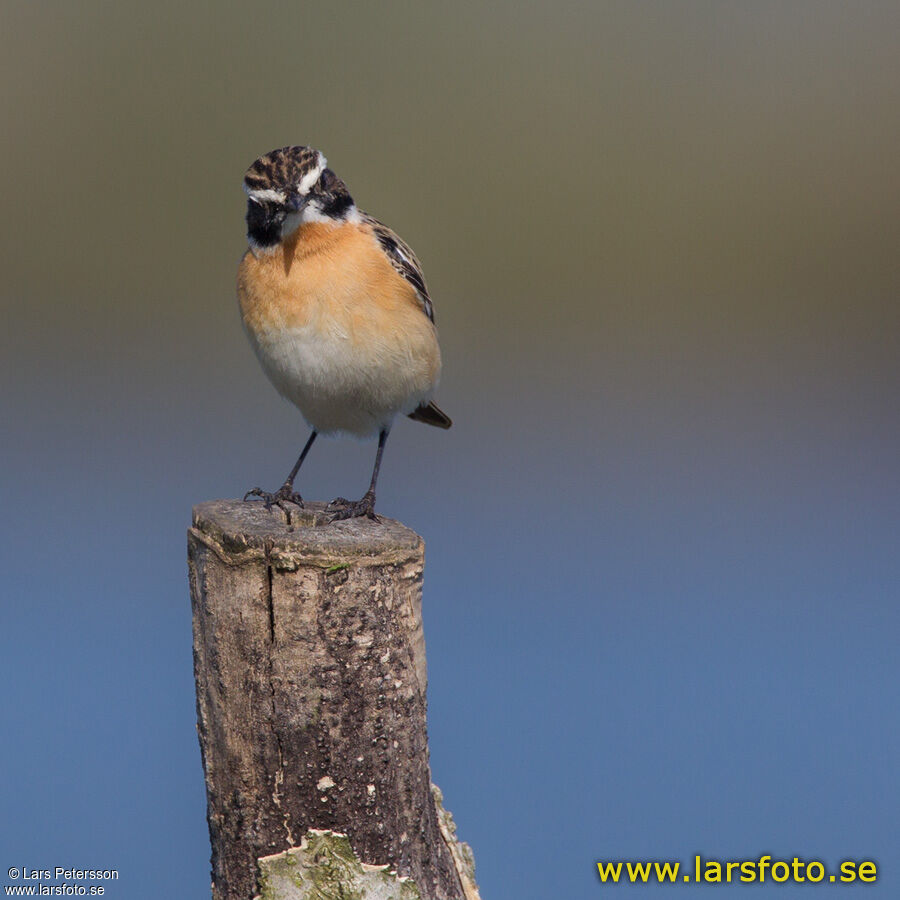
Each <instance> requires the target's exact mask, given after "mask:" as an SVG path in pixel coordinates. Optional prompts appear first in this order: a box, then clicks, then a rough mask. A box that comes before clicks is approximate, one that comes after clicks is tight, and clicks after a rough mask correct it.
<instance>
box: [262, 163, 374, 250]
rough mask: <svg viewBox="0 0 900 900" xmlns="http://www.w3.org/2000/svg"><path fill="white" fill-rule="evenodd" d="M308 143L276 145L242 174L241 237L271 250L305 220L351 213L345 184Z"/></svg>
mask: <svg viewBox="0 0 900 900" xmlns="http://www.w3.org/2000/svg"><path fill="white" fill-rule="evenodd" d="M326 165H327V161H326V159H325V157H324V156H323V155H322V154H321V153H320V152H319V151H318V150H314V149H313V148H312V147H282V148H281V149H280V150H273V151H272V152H271V153H267V154H266V155H265V156H261V157H260V158H259V159H258V160H256V162H255V163H253V165H252V166H250V168H249V169H247V174H246V175H244V190H245V191H246V192H247V240H248V241H249V242H250V246H251V247H252V248H253V249H254V250H261V251H263V252H265V251H271V250H273V249H274V248H275V247H277V246H278V244H280V243H281V241H283V240H284V239H285V238H286V237H288V236H289V235H290V234H292V233H293V232H294V231H295V230H296V229H297V228H298V227H299V226H300V225H302V224H303V223H305V222H326V223H331V224H337V223H340V222H344V221H347V220H348V218H350V217H352V216H353V215H355V213H356V207H355V206H354V204H353V198H352V197H351V196H350V193H349V192H348V191H347V187H346V185H345V184H344V182H343V181H341V180H340V178H338V177H337V175H335V174H334V172H332V171H331V169H328V168H326Z"/></svg>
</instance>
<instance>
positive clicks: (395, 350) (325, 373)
mask: <svg viewBox="0 0 900 900" xmlns="http://www.w3.org/2000/svg"><path fill="white" fill-rule="evenodd" d="M243 186H244V190H245V192H246V194H247V242H248V248H247V251H246V252H245V253H244V255H243V258H242V259H241V262H240V264H239V266H238V275H237V295H238V302H239V306H240V312H241V320H242V322H243V325H244V329H245V331H246V333H247V336H248V337H249V339H250V344H251V345H252V347H253V350H254V351H255V353H256V356H257V359H258V360H259V362H260V364H261V366H262V368H263V371H264V372H265V374H266V375H267V376H268V378H269V380H270V381H271V382H272V384H273V385H274V387H275V388H276V389H277V390H278V392H279V393H280V394H281V395H282V396H283V397H285V398H286V399H287V400H289V401H290V402H291V403H293V404H294V405H295V406H296V407H297V408H298V409H299V410H300V413H301V415H302V416H303V418H304V419H305V421H306V423H307V425H308V426H309V427H310V428H311V429H312V430H311V433H310V435H309V438H308V440H307V441H306V444H305V445H304V446H303V449H302V450H301V452H300V455H299V457H298V458H297V461H296V463H295V464H294V466H293V468H292V469H291V471H290V473H289V474H288V476H287V478H285V481H284V484H282V486H281V487H280V488H279V489H278V490H277V491H272V492H270V491H264V490H262V489H261V488H259V487H256V488H253V489H252V490H250V491H248V492H247V493H246V494H245V495H244V500H245V501H247V500H251V499H262V500H263V501H264V502H265V505H266V508H267V509H271V507H273V506H277V507H280V508H281V509H282V510H284V511H285V513H287V514H288V515H289V511H288V508H287V506H286V504H288V503H293V504H295V505H297V506H299V507H302V506H303V497H302V496H301V495H300V493H299V492H297V491H295V490H294V481H295V479H296V477H297V473H298V472H299V471H300V467H301V466H302V465H303V461H304V460H305V459H306V456H307V454H308V453H309V451H310V448H311V447H312V445H313V442H314V441H315V440H316V437H317V436H318V435H320V434H323V435H334V434H350V435H355V436H357V437H359V438H371V437H374V436H375V435H377V436H378V449H377V451H376V454H375V465H374V468H373V470H372V478H371V481H370V483H369V489H368V490H367V491H366V493H365V494H364V495H363V497H362V498H361V499H360V500H356V501H349V500H346V499H345V498H343V497H337V498H335V499H334V500H332V501H331V503H329V504H328V506H327V511H328V513H329V515H328V519H327V520H328V521H329V522H333V521H338V520H342V519H350V518H356V517H367V518H369V519H375V520H376V521H379V520H378V517H377V516H376V515H375V488H376V483H377V481H378V471H379V469H380V467H381V459H382V455H383V453H384V447H385V443H386V441H387V438H388V434H389V432H390V430H391V426H392V424H393V422H394V420H395V419H396V417H397V416H399V415H407V416H409V418H411V419H414V420H415V421H418V422H424V423H426V424H428V425H434V426H436V427H438V428H449V427H450V426H451V425H452V421H451V420H450V418H449V416H447V415H446V413H444V412H442V411H441V410H440V409H439V408H438V407H437V406H436V405H435V403H434V402H433V400H432V397H433V395H434V392H435V389H436V387H437V384H438V379H439V376H440V372H441V351H440V347H439V345H438V336H437V330H436V328H435V323H434V308H433V305H432V302H431V298H430V297H429V295H428V289H427V287H426V285H425V278H424V275H423V274H422V267H421V265H420V263H419V261H418V259H417V258H416V255H415V253H413V251H412V250H411V249H410V247H409V245H408V244H406V243H405V242H404V241H403V240H402V239H401V238H400V237H399V236H398V235H397V234H396V233H395V232H394V231H392V230H391V229H390V228H388V227H387V226H386V225H384V224H383V223H382V222H380V221H378V220H377V219H375V218H374V217H372V216H370V215H368V214H367V213H365V212H362V211H361V210H360V209H359V208H358V207H357V205H356V203H355V202H354V200H353V198H352V196H351V195H350V192H349V190H348V189H347V186H346V185H345V184H344V182H343V181H342V180H341V179H340V178H338V176H337V175H336V174H335V173H334V172H333V171H332V170H331V169H330V168H328V162H327V160H326V158H325V157H324V156H323V155H322V153H321V152H320V151H318V150H316V149H314V148H312V147H307V146H299V145H298V146H291V147H282V148H280V149H278V150H272V151H271V152H269V153H266V154H265V155H264V156H260V157H259V159H257V160H256V161H255V162H254V163H253V164H252V165H251V166H250V167H249V169H247V172H246V174H245V175H244V180H243Z"/></svg>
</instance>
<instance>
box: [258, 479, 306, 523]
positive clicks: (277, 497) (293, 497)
mask: <svg viewBox="0 0 900 900" xmlns="http://www.w3.org/2000/svg"><path fill="white" fill-rule="evenodd" d="M251 497H259V498H260V499H261V500H262V501H263V503H265V505H266V509H271V508H272V507H273V506H277V507H278V508H279V509H280V510H282V511H283V512H284V513H285V514H286V515H288V516H289V515H290V511H289V510H288V509H287V507H286V506H285V505H284V504H285V503H293V504H295V505H296V506H299V507H300V509H303V498H302V497H301V496H300V495H299V494H298V493H297V492H296V491H295V490H294V488H293V485H291V484H288V482H285V483H284V484H283V485H282V486H281V487H280V488H278V490H277V491H275V493H274V494H272V493H270V492H269V491H264V490H263V489H262V488H253V490H252V491H247V493H246V494H244V500H248V499H249V498H251Z"/></svg>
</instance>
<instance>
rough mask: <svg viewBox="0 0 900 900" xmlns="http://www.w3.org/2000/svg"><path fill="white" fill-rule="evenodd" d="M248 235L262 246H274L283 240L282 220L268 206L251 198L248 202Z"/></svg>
mask: <svg viewBox="0 0 900 900" xmlns="http://www.w3.org/2000/svg"><path fill="white" fill-rule="evenodd" d="M247 237H248V238H250V240H252V241H253V242H254V243H256V244H259V246H261V247H272V246H274V245H275V244H277V243H278V242H279V241H280V240H281V222H280V220H279V218H278V217H277V216H274V215H273V214H272V210H270V209H269V208H268V207H267V206H265V205H264V204H262V203H257V202H256V201H254V200H251V201H250V202H249V203H248V204H247Z"/></svg>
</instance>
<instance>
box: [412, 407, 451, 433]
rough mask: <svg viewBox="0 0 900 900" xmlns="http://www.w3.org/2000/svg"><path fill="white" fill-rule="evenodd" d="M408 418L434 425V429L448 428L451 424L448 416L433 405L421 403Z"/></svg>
mask: <svg viewBox="0 0 900 900" xmlns="http://www.w3.org/2000/svg"><path fill="white" fill-rule="evenodd" d="M409 417H410V418H411V419H415V420H416V422H424V423H425V424H426V425H434V426H435V427H436V428H449V427H450V426H451V425H452V424H453V420H452V419H451V418H450V416H448V415H447V414H446V413H445V412H441V410H439V409H438V408H437V407H436V406H435V405H434V404H433V403H423V404H422V405H421V406H420V407H419V408H418V409H415V410H413V411H412V412H411V413H410V414H409Z"/></svg>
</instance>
